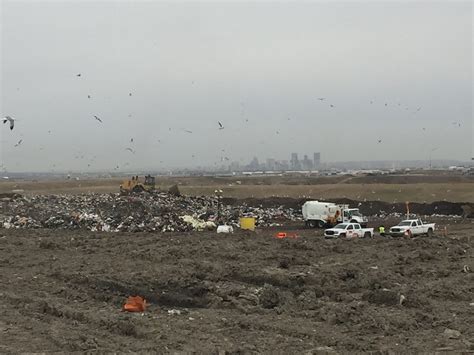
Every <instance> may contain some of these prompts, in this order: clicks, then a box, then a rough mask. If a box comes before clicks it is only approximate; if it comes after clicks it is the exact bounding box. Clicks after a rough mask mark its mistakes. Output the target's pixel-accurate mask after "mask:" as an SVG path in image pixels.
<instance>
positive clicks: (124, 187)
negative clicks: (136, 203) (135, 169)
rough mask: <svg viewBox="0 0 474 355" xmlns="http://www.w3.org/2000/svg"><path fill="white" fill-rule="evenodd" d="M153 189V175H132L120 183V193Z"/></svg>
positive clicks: (150, 190)
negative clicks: (143, 177) (141, 176)
mask: <svg viewBox="0 0 474 355" xmlns="http://www.w3.org/2000/svg"><path fill="white" fill-rule="evenodd" d="M154 190H155V177H154V176H151V175H146V176H145V179H142V178H139V177H138V176H132V178H131V179H127V180H124V181H123V183H122V184H121V185H120V193H122V194H124V195H128V194H131V193H138V192H144V191H146V192H152V191H154Z"/></svg>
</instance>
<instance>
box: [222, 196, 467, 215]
mask: <svg viewBox="0 0 474 355" xmlns="http://www.w3.org/2000/svg"><path fill="white" fill-rule="evenodd" d="M306 201H308V199H294V198H287V197H271V198H264V199H256V198H245V199H236V198H225V199H224V202H225V203H226V204H229V205H238V204H246V205H248V206H254V207H263V208H272V207H280V206H281V207H283V208H291V209H294V210H295V211H301V207H302V206H303V204H304V203H305V202H306ZM327 201H328V202H334V203H338V204H347V205H349V206H350V207H358V208H359V209H360V211H361V213H362V214H364V215H366V216H375V215H387V214H391V213H399V214H405V213H406V204H405V203H388V202H383V201H355V200H350V199H345V198H340V199H327ZM463 206H467V208H466V207H464V208H463ZM409 208H410V213H413V214H417V215H421V216H431V215H450V216H462V215H463V214H465V213H464V212H465V211H467V210H469V211H470V212H469V213H468V214H467V215H466V217H471V218H473V217H474V215H473V213H472V211H473V210H474V203H465V202H447V201H436V202H433V203H416V202H413V203H410V204H409Z"/></svg>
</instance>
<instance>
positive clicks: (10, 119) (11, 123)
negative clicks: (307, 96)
mask: <svg viewBox="0 0 474 355" xmlns="http://www.w3.org/2000/svg"><path fill="white" fill-rule="evenodd" d="M81 76H82V74H81V73H78V74H76V77H81ZM193 83H194V82H193ZM128 95H129V96H132V93H131V92H130V93H129V94H128ZM87 98H88V99H91V98H92V96H91V95H90V94H89V95H87ZM317 100H318V101H320V102H324V101H326V98H325V97H318V98H317ZM370 104H371V105H372V104H374V101H373V100H371V101H370ZM241 105H242V107H243V103H241ZM384 106H385V107H387V106H388V103H387V102H385V103H384ZM398 106H401V104H400V103H398ZM329 107H330V108H335V105H334V104H332V103H330V104H329ZM421 109H422V108H421V107H418V108H417V109H416V110H415V111H414V112H413V114H416V113H418V112H419V111H420V110H421ZM405 110H407V111H408V110H409V108H408V107H405ZM93 117H94V119H95V120H96V121H98V122H99V123H103V120H102V119H101V118H100V117H98V116H97V115H93ZM128 117H131V114H129V115H128ZM290 120H291V119H290V118H288V121H290ZM16 121H17V120H16V119H15V118H13V117H11V116H5V117H4V118H3V123H4V124H5V123H7V122H8V123H9V126H10V130H13V129H14V128H15V122H16ZM245 121H246V122H248V121H249V120H248V119H246V120H245ZM217 124H218V129H219V130H223V129H224V125H223V124H222V122H221V121H217ZM452 124H453V125H455V126H458V127H461V123H460V122H452ZM422 129H423V130H426V128H425V127H423V128H422ZM181 130H182V131H183V132H185V133H189V134H192V133H193V132H192V131H191V130H188V129H184V128H182V129H181ZM169 131H171V128H169ZM48 133H51V131H48ZM275 133H276V134H277V135H278V134H280V132H279V131H278V130H277V131H276V132H275ZM22 142H23V139H20V140H19V141H18V142H17V143H16V144H15V145H14V147H18V146H20V145H21V144H22ZM158 142H160V140H158ZM130 143H133V138H131V139H130ZM377 143H382V139H381V138H378V139H377ZM125 150H126V151H129V152H131V153H132V154H135V150H134V149H133V148H132V147H127V148H125ZM222 151H223V152H224V151H225V149H223V150H222ZM192 157H193V158H194V157H195V156H194V155H193V156H192ZM224 160H225V161H229V160H230V159H229V158H228V157H222V158H221V161H224ZM88 166H90V164H89V165H88ZM118 168H119V166H117V167H116V168H115V170H116V169H118Z"/></svg>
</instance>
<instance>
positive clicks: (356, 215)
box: [342, 208, 368, 228]
mask: <svg viewBox="0 0 474 355" xmlns="http://www.w3.org/2000/svg"><path fill="white" fill-rule="evenodd" d="M342 222H343V223H349V222H350V223H359V224H360V225H361V226H362V228H365V227H367V223H368V220H367V217H364V216H363V215H362V214H361V213H360V211H359V209H358V208H346V209H344V210H343V211H342Z"/></svg>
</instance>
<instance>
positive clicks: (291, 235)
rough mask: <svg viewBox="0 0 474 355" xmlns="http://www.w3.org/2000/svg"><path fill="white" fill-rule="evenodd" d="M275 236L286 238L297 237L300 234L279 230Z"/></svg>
mask: <svg viewBox="0 0 474 355" xmlns="http://www.w3.org/2000/svg"><path fill="white" fill-rule="evenodd" d="M275 238H278V239H284V238H293V239H296V238H298V236H297V235H296V234H287V233H285V232H279V233H277V234H275Z"/></svg>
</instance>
